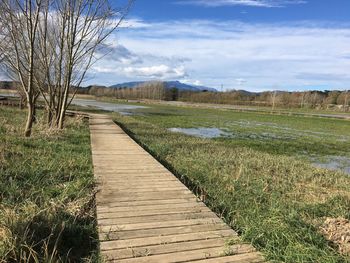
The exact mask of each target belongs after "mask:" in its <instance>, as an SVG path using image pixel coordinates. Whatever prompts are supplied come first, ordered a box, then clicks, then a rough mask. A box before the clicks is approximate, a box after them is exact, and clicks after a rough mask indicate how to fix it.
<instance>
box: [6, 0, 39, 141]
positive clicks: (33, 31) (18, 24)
mask: <svg viewBox="0 0 350 263" xmlns="http://www.w3.org/2000/svg"><path fill="white" fill-rule="evenodd" d="M43 4H44V0H35V1H34V0H22V1H18V0H2V1H1V2H0V29H1V31H0V34H1V37H0V38H1V43H0V53H1V54H2V56H3V64H4V65H5V67H6V71H7V73H8V75H9V76H10V77H11V78H12V79H14V80H17V81H19V83H20V84H21V85H20V89H21V91H22V92H23V93H24V94H25V96H26V103H27V110H28V113H27V121H26V125H25V131H24V134H25V136H26V137H29V136H30V135H31V132H32V126H33V121H34V113H35V102H36V99H37V98H38V92H37V89H36V87H35V83H34V72H35V63H36V62H35V59H36V54H35V50H36V48H37V39H38V26H39V20H40V12H41V8H42V6H43Z"/></svg>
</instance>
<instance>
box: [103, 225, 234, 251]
mask: <svg viewBox="0 0 350 263" xmlns="http://www.w3.org/2000/svg"><path fill="white" fill-rule="evenodd" d="M233 234H234V231H233V230H231V229H230V230H220V231H208V232H199V233H190V234H178V235H170V236H158V237H145V238H135V239H126V240H113V241H102V242H101V244H100V247H101V251H106V250H113V249H120V248H134V247H142V246H150V245H160V244H169V243H178V242H186V241H194V240H207V239H211V238H222V237H231V236H232V235H233Z"/></svg>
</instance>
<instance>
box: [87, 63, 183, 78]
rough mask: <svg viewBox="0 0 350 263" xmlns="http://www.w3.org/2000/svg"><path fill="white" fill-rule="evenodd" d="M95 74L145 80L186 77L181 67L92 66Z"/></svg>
mask: <svg viewBox="0 0 350 263" xmlns="http://www.w3.org/2000/svg"><path fill="white" fill-rule="evenodd" d="M93 71H94V72H95V73H110V74H123V75H124V76H128V77H130V78H134V79H137V78H147V79H182V78H184V77H186V76H187V73H186V70H185V68H184V67H183V66H178V67H170V66H167V65H156V66H145V67H134V66H128V67H118V68H115V67H110V66H94V67H93Z"/></svg>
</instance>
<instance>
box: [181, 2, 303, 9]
mask: <svg viewBox="0 0 350 263" xmlns="http://www.w3.org/2000/svg"><path fill="white" fill-rule="evenodd" d="M177 3H178V4H185V5H189V4H192V5H201V6H207V7H218V6H252V7H268V8H272V7H285V6H286V5H291V4H306V3H307V1H305V0H187V1H178V2H177Z"/></svg>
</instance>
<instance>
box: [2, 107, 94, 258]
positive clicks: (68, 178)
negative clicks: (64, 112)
mask: <svg viewBox="0 0 350 263" xmlns="http://www.w3.org/2000/svg"><path fill="white" fill-rule="evenodd" d="M24 119H25V112H22V111H20V110H17V109H10V108H0V142H1V143H0V178H1V180H0V262H92V261H94V262H95V261H96V260H97V253H96V251H97V241H96V240H97V233H96V227H95V217H94V193H93V186H94V181H93V175H92V165H91V154H90V139H89V130H88V125H87V123H86V122H85V121H83V120H80V119H76V118H68V120H67V125H66V129H65V130H64V131H62V132H57V131H48V130H47V129H46V128H45V126H44V124H42V122H41V117H39V120H38V123H37V125H36V130H35V132H34V136H33V138H31V139H25V138H23V137H22V130H21V129H22V124H23V122H24Z"/></svg>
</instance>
